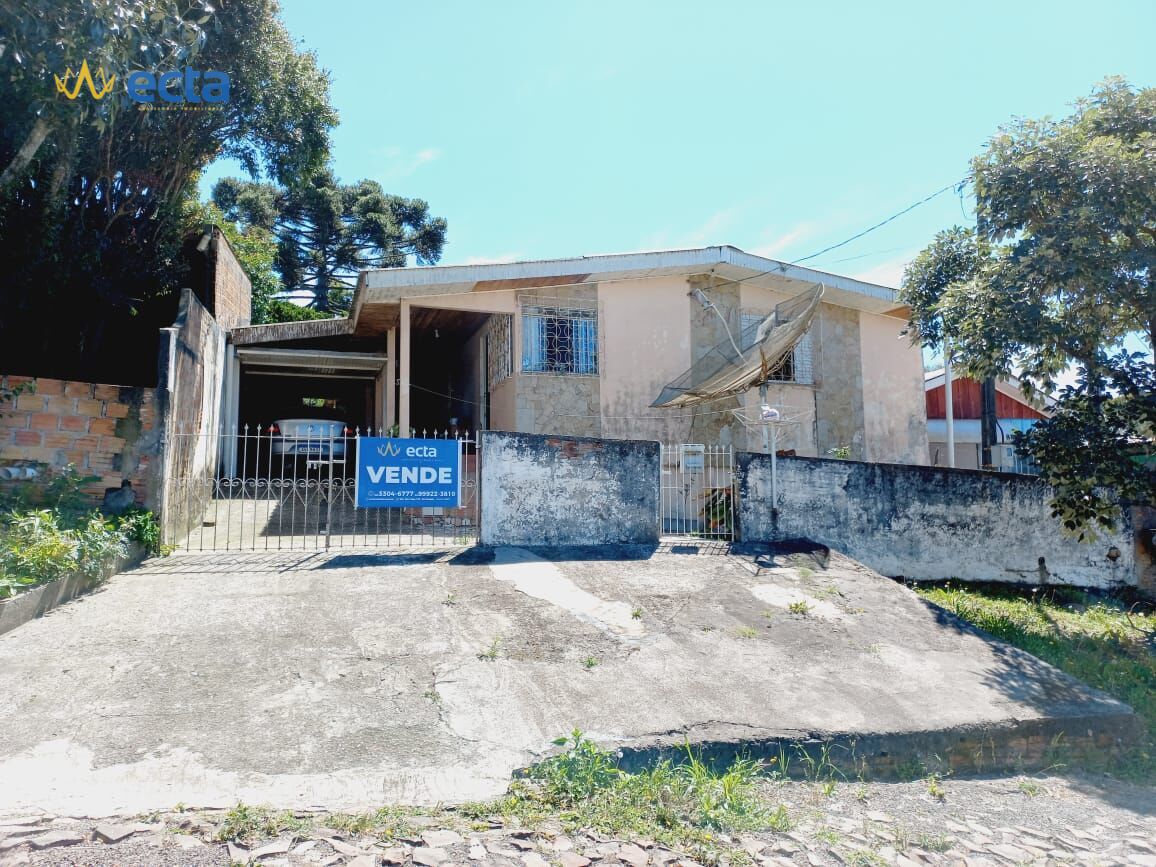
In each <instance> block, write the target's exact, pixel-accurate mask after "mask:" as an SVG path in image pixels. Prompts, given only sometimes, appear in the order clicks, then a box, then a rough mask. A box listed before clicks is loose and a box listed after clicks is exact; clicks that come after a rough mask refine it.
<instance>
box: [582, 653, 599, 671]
mask: <svg viewBox="0 0 1156 867" xmlns="http://www.w3.org/2000/svg"><path fill="white" fill-rule="evenodd" d="M599 662H601V660H600V659H599V658H598V657H597V656H588V657H586V658H585V659H584V660H582V667H583V668H584V669H586V670H587V671H589V670H590V669H592V668H594V666H596V665H598V663H599Z"/></svg>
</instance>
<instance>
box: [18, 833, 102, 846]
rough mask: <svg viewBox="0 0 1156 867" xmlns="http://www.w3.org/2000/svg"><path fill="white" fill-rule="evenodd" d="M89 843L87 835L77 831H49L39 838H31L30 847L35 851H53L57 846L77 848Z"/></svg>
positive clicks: (29, 840)
mask: <svg viewBox="0 0 1156 867" xmlns="http://www.w3.org/2000/svg"><path fill="white" fill-rule="evenodd" d="M86 842H88V835H87V834H80V833H78V832H76V831H49V832H48V833H47V834H41V835H40V836H39V837H29V838H28V845H29V846H31V847H32V848H33V849H51V848H54V847H56V846H75V845H77V844H78V843H86Z"/></svg>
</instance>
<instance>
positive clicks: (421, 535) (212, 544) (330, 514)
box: [163, 423, 481, 551]
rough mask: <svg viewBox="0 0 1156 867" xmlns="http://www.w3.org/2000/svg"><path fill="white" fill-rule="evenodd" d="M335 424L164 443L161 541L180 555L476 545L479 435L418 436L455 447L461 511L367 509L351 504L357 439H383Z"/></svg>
mask: <svg viewBox="0 0 1156 867" xmlns="http://www.w3.org/2000/svg"><path fill="white" fill-rule="evenodd" d="M335 425H336V428H337V429H336V430H335V431H333V430H325V429H322V428H318V430H316V431H314V430H312V429H306V430H305V431H294V432H293V434H292V435H286V433H285V432H281V431H279V430H278V429H277V428H276V427H275V426H270V427H265V428H263V427H259V426H258V427H255V428H250V427H248V426H245V427H243V428H240V429H238V430H233V431H229V432H219V433H186V432H177V433H176V434H174V435H172V436H171V437H169V438H168V439H167V440H166V444H165V448H166V451H167V452H168V453H169V455H170V460H169V461H168V462H167V466H168V468H169V474H168V478H167V479H166V482H165V486H164V487H165V490H164V509H163V512H164V528H163V529H164V536H165V541H166V543H168V544H170V545H173V546H174V547H176V548H177V549H179V550H186V551H244V550H248V551H252V550H286V549H290V550H291V549H295V548H352V547H411V546H412V547H430V546H446V545H473V544H476V542H477V537H478V469H479V461H480V457H481V456H480V452H479V448H478V437H477V434H476V432H473V431H468V432H467V431H450V430H445V431H427V430H423V431H420V432H415V433H414V436H415V437H417V436H420V437H421V438H423V439H453V440H456V441H457V442H458V447H459V449H460V450H461V458H462V460H461V470H462V478H461V500H460V505H459V506H457V507H456V508H450V507H424V508H422V507H414V508H388V509H379V508H370V509H366V508H361V507H359V506H358V505H357V504H356V501H355V482H356V455H357V448H358V442H359V441H360V440H361V439H362V438H363V437H370V436H386V435H387V434H386V432H385V431H372V430H362V429H360V428H346V427H343V426H341V425H339V424H336V423H335Z"/></svg>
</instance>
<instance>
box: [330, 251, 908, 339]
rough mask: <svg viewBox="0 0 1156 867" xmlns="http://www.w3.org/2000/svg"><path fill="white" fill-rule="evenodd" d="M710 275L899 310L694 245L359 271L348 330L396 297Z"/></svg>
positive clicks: (879, 294) (803, 271) (394, 303)
mask: <svg viewBox="0 0 1156 867" xmlns="http://www.w3.org/2000/svg"><path fill="white" fill-rule="evenodd" d="M711 273H713V274H715V275H717V276H718V277H719V278H720V279H721V280H722V281H724V282H725V281H742V282H744V283H749V284H751V285H752V286H760V287H763V288H766V289H772V290H775V291H779V292H784V293H787V294H796V293H799V292H802V291H803V290H805V289H807V288H808V287H810V286H812V285H814V284H815V283H822V284H823V285H824V286H825V287H826V291H825V293H824V296H823V301H824V302H825V303H828V304H835V305H838V306H841V307H851V308H854V309H858V310H865V311H867V312H870V313H882V314H891V315H897V316H902V315H904V314H905V312H906V308H902V307H900V306H899V304H898V302H897V301H896V298H895V295H896V293H895V290H894V289H891V288H888V287H886V286H880V285H877V284H875V283H867V282H864V281H862V280H855V279H853V278H851V277H843V276H841V275H838V274H830V273H827V272H825V271H816V270H814V269H812V268H805V267H802V266H800V265H791V264H789V263H787V262H779V261H777V260H775V259H768V258H765V257H763V256H755V255H753V254H750V253H745V252H743V251H742V250H739V249H738V248H737V247H731V246H722V247H701V248H696V249H690V250H662V251H654V252H645V253H617V254H610V255H600V256H581V257H577V258H571V259H543V260H539V261H533V262H510V263H505V264H489V265H433V266H428V267H419V268H381V269H375V270H371V271H363V272H362V274H361V276H360V278H359V280H358V285H357V292H356V295H355V297H354V301H353V308H352V318H353V320H354V322H355V323H356V325H355V328H354V331H355V333H358V334H361V333H373V332H375V331H377V330H379V329H381V328H389V327H392V326H393V325H395V324H396V323H397V317H398V309H399V304H400V302H401V301H402V300H403V299H404V300H408V301H411V302H413V303H415V304H418V305H420V304H421V301H422V299H430V300H432V299H434V298H436V297H437V296H442V295H461V294H469V293H475V292H492V291H499V290H509V289H536V288H548V287H552V286H578V285H582V284H586V283H613V282H615V281H620V280H638V279H645V278H648V277H664V276H687V277H689V276H691V275H695V274H711Z"/></svg>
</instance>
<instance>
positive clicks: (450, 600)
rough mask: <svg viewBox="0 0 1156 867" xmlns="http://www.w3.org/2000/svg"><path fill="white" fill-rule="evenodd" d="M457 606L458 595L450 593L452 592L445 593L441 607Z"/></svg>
mask: <svg viewBox="0 0 1156 867" xmlns="http://www.w3.org/2000/svg"><path fill="white" fill-rule="evenodd" d="M457 604H458V594H456V593H452V592H451V593H447V594H446V598H445V599H443V600H442V605H457Z"/></svg>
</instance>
